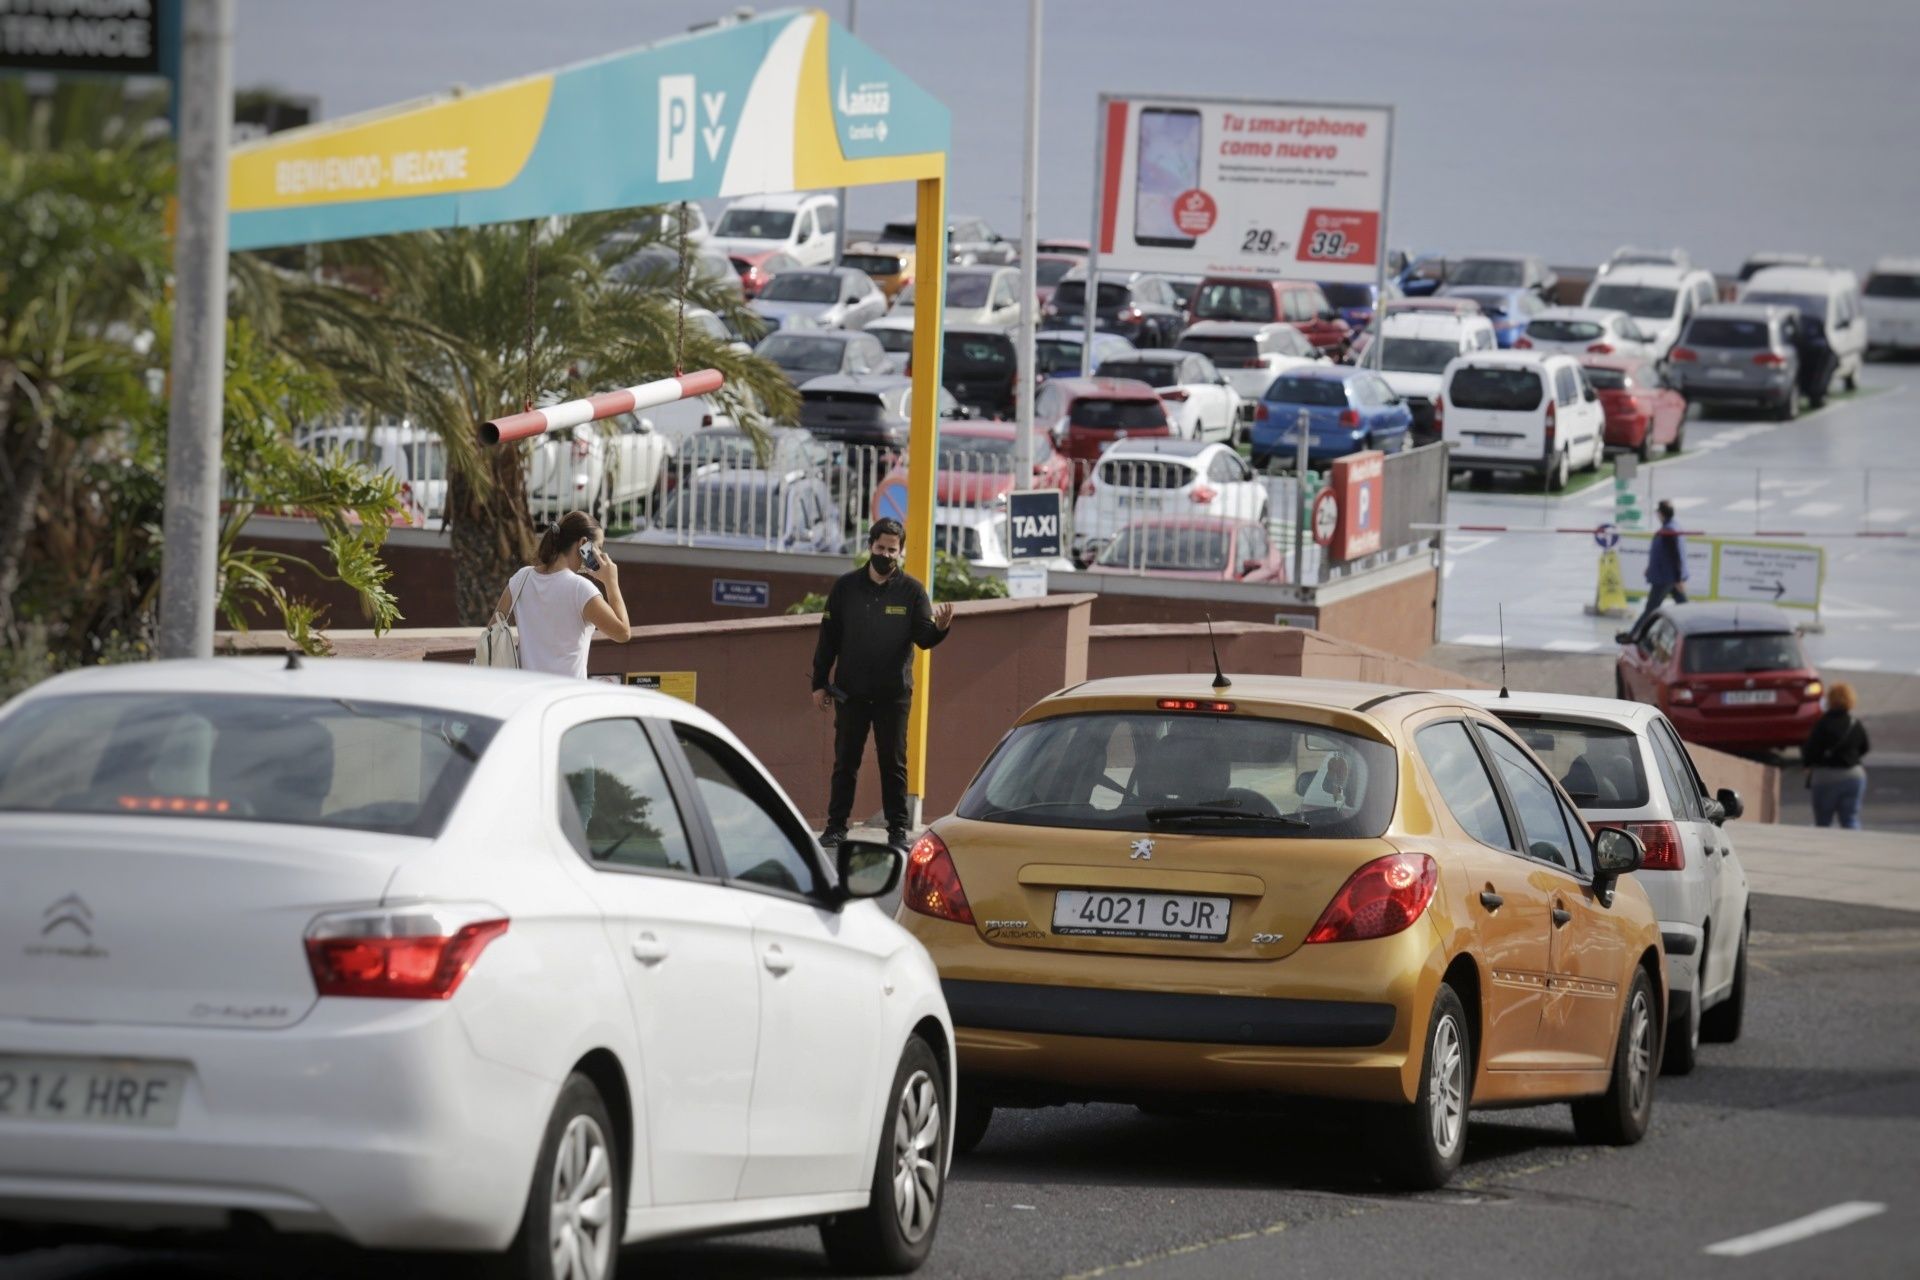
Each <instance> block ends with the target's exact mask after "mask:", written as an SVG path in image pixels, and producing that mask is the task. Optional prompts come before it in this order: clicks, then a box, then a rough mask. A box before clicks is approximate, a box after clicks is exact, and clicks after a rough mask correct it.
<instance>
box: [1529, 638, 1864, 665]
mask: <svg viewBox="0 0 1920 1280" xmlns="http://www.w3.org/2000/svg"><path fill="white" fill-rule="evenodd" d="M1542 647H1543V648H1546V649H1548V650H1551V651H1552V652H1554V653H1598V652H1600V650H1602V649H1604V648H1606V647H1607V646H1605V645H1603V644H1601V643H1599V642H1598V641H1597V640H1549V641H1547V643H1546V644H1545V645H1544V646H1542ZM1827 665H1828V666H1832V665H1833V664H1832V663H1828V664H1827Z"/></svg>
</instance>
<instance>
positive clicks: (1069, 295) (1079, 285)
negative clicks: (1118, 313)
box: [1053, 280, 1133, 310]
mask: <svg viewBox="0 0 1920 1280" xmlns="http://www.w3.org/2000/svg"><path fill="white" fill-rule="evenodd" d="M1099 299H1100V300H1099V302H1097V303H1096V304H1095V306H1096V308H1097V309H1099V310H1108V309H1111V308H1113V307H1124V306H1126V305H1127V303H1129V302H1131V301H1133V290H1131V289H1129V288H1128V287H1127V286H1126V285H1124V284H1103V285H1101V286H1100V294H1099ZM1053 300H1054V301H1055V302H1057V303H1059V304H1060V305H1061V306H1065V307H1083V306H1085V305H1086V304H1087V282H1086V281H1085V280H1062V281H1061V282H1060V283H1059V284H1058V285H1056V286H1055V287H1054V290H1053Z"/></svg>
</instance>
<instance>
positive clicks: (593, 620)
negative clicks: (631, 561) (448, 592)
mask: <svg viewBox="0 0 1920 1280" xmlns="http://www.w3.org/2000/svg"><path fill="white" fill-rule="evenodd" d="M606 539H607V534H606V530H604V529H602V528H601V527H600V522H599V521H598V520H595V519H594V518H593V517H592V516H590V515H588V514H587V513H586V512H584V511H570V512H568V513H567V514H566V515H565V516H564V517H562V518H561V520H560V522H559V523H558V524H550V525H548V526H547V530H546V532H545V533H543V534H542V535H541V536H540V547H539V551H538V552H537V554H538V556H539V561H540V562H539V563H538V564H532V565H528V566H527V567H526V568H524V569H520V570H517V571H516V572H515V573H514V575H513V577H511V578H509V579H508V580H507V589H506V590H505V591H503V592H501V593H500V605H499V608H500V613H501V615H502V616H510V617H511V619H512V621H513V622H515V623H516V624H518V626H519V628H520V667H521V669H522V670H525V671H545V672H548V673H549V674H551V675H556V676H579V677H580V678H581V679H583V680H584V679H585V678H586V675H587V646H588V645H589V644H591V643H592V641H593V633H594V630H595V629H596V628H598V629H599V631H600V632H601V633H602V634H603V635H606V636H608V637H609V638H611V639H614V640H625V639H626V638H627V637H628V636H629V635H630V634H632V625H631V624H630V623H629V622H628V621H627V602H626V601H625V600H624V599H622V598H621V595H620V571H619V569H617V568H616V567H615V566H614V563H613V560H612V558H611V557H609V556H608V555H607V554H606V553H605V551H603V550H602V548H603V547H604V546H605V544H606ZM594 579H598V580H599V581H600V582H601V583H602V584H604V585H605V587H606V589H607V594H606V596H605V597H604V598H603V597H602V596H601V594H600V592H599V590H598V589H597V588H596V587H595V586H594V585H593V580H594Z"/></svg>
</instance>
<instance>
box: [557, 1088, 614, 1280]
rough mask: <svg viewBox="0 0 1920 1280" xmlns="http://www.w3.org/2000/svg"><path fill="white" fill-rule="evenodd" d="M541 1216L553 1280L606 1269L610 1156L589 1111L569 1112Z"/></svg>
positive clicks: (575, 1279) (596, 1278) (588, 1276)
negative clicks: (547, 1233)
mask: <svg viewBox="0 0 1920 1280" xmlns="http://www.w3.org/2000/svg"><path fill="white" fill-rule="evenodd" d="M547 1221H548V1225H549V1229H550V1233H551V1235H550V1240H549V1244H550V1245H551V1248H552V1255H553V1275H554V1280H601V1277H603V1276H605V1275H607V1274H608V1273H609V1271H610V1270H611V1267H610V1265H609V1264H610V1263H611V1261H612V1256H613V1249H614V1245H615V1241H614V1239H613V1158H612V1153H611V1151H610V1150H609V1149H608V1147H607V1138H606V1135H605V1134H604V1133H602V1132H601V1131H600V1126H599V1125H598V1124H597V1123H595V1122H594V1120H593V1119H592V1118H591V1117H590V1116H579V1115H577V1116H575V1117H574V1118H573V1119H572V1120H571V1121H569V1122H568V1124H567V1129H566V1132H565V1133H563V1134H562V1135H561V1136H560V1149H559V1150H558V1152H556V1153H555V1155H554V1161H553V1192H552V1207H551V1209H550V1210H549V1212H548V1215H547Z"/></svg>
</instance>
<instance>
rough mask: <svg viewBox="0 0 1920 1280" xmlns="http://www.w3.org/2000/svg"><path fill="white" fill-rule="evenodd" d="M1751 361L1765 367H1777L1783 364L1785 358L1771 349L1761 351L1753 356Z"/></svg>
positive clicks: (1785, 360) (1785, 361)
mask: <svg viewBox="0 0 1920 1280" xmlns="http://www.w3.org/2000/svg"><path fill="white" fill-rule="evenodd" d="M1753 362H1754V363H1755V364H1757V365H1759V366H1761V367H1762V368H1765V369H1779V368H1782V367H1783V366H1785V364H1786V363H1787V358H1786V357H1785V356H1783V355H1778V354H1776V353H1774V352H1772V351H1762V352H1761V353H1760V354H1759V355H1757V356H1755V357H1754V358H1753Z"/></svg>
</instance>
